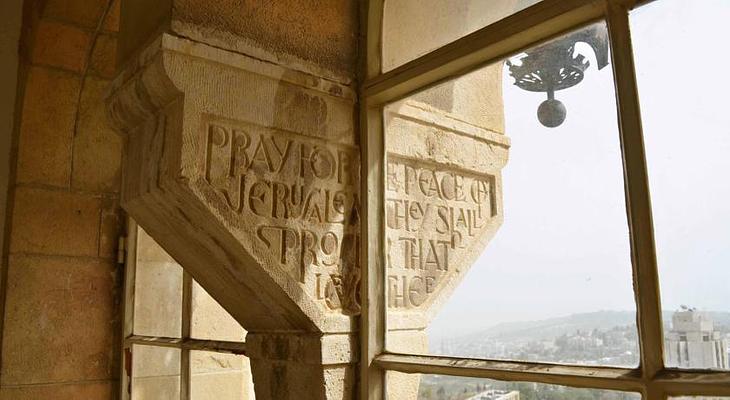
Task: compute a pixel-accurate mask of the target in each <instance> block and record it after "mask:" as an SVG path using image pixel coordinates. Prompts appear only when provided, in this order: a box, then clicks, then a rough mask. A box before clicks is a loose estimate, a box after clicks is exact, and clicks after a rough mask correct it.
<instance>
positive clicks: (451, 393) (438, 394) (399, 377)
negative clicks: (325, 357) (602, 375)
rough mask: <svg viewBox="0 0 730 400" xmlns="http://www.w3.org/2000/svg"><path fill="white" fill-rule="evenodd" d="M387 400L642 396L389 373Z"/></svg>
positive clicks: (625, 399) (617, 399)
mask: <svg viewBox="0 0 730 400" xmlns="http://www.w3.org/2000/svg"><path fill="white" fill-rule="evenodd" d="M386 377H387V378H386V379H387V385H388V399H389V400H396V399H397V400H416V399H418V400H537V399H556V400H557V399H561V400H573V399H576V400H577V399H581V400H640V399H641V395H640V394H638V393H631V392H617V391H611V390H599V389H578V388H572V387H567V386H558V385H546V384H542V383H531V382H503V381H495V380H491V379H479V378H465V377H458V376H448V375H419V374H403V373H400V372H394V371H388V372H387V375H386Z"/></svg>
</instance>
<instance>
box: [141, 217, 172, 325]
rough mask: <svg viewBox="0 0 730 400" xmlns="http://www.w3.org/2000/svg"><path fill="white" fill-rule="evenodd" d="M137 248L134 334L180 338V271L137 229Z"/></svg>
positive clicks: (149, 238)
mask: <svg viewBox="0 0 730 400" xmlns="http://www.w3.org/2000/svg"><path fill="white" fill-rule="evenodd" d="M137 248H138V249H139V251H138V252H137V260H136V269H135V284H134V285H135V291H134V297H135V302H134V333H135V334H137V335H145V336H163V337H180V334H181V329H182V291H183V270H182V268H181V267H180V266H179V265H178V264H177V263H176V262H175V261H174V260H172V259H171V258H170V257H169V256H168V255H167V253H165V251H164V250H163V249H162V248H161V247H159V245H157V244H156V243H155V242H154V240H152V238H151V237H149V235H147V233H146V232H144V231H143V230H141V229H140V230H138V233H137Z"/></svg>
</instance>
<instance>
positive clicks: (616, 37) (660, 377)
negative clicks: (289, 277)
mask: <svg viewBox="0 0 730 400" xmlns="http://www.w3.org/2000/svg"><path fill="white" fill-rule="evenodd" d="M655 1H662V0H655ZM383 2H384V0H369V1H367V2H365V3H364V5H363V13H362V14H363V16H362V23H361V26H363V27H365V40H364V43H363V47H362V54H365V57H364V60H363V63H362V66H361V76H362V77H363V80H362V83H361V87H360V135H361V141H360V143H361V152H362V153H361V157H362V158H361V160H362V171H363V172H362V177H363V178H362V180H361V181H362V186H361V190H362V193H363V196H362V199H363V204H362V208H363V224H362V237H363V240H362V241H361V243H362V244H363V247H362V256H363V266H364V268H363V275H362V277H363V279H362V283H361V284H362V287H361V290H362V294H363V296H362V298H363V305H362V306H363V308H362V310H363V311H362V318H361V359H362V363H361V377H360V379H361V383H362V385H361V396H360V398H362V399H367V400H384V399H386V398H387V387H386V384H385V372H386V371H398V372H403V373H421V374H444V375H454V376H464V377H475V378H488V379H498V380H506V381H529V382H538V383H546V384H558V385H566V386H572V387H582V388H595V389H610V390H620V391H632V392H638V393H641V395H642V396H643V398H644V399H651V400H654V399H657V400H658V399H666V398H667V397H668V396H677V395H686V396H692V395H695V396H730V372H727V371H711V370H680V369H673V368H667V367H666V366H665V365H664V360H663V343H664V339H663V333H662V317H661V302H660V298H659V278H658V274H657V263H656V250H655V247H654V231H653V224H652V214H651V202H650V197H649V186H648V177H647V170H646V156H645V152H644V139H643V134H642V126H641V114H640V110H639V101H638V94H637V87H636V75H635V71H634V55H633V50H632V45H631V35H630V28H629V11H630V10H631V9H633V8H635V7H638V6H640V5H641V4H643V3H647V2H648V1H638V0H543V1H541V2H539V3H537V4H535V5H533V6H531V7H529V8H527V9H525V10H522V11H520V12H518V13H516V14H514V15H512V16H509V17H507V18H505V19H503V20H501V21H498V22H496V23H494V24H492V25H489V26H487V27H485V28H482V29H480V30H478V31H476V32H474V33H472V34H469V35H467V36H465V37H463V38H461V39H458V40H456V41H454V42H452V43H450V44H448V45H446V46H443V47H441V48H439V49H437V50H434V51H432V52H430V53H428V54H426V55H424V56H422V57H419V58H417V59H415V60H413V61H410V62H408V63H406V64H404V65H402V66H400V67H397V68H395V69H393V70H391V71H388V72H385V73H383V72H382V59H381V54H382V53H381V46H382V34H381V32H382V20H383V18H382V17H383ZM698 6H699V5H698ZM601 20H603V21H606V23H607V25H608V31H609V35H610V39H611V44H610V45H611V57H612V62H611V65H612V68H613V73H614V79H615V87H616V98H617V107H618V122H619V131H620V138H621V153H622V157H623V166H624V171H623V172H624V182H625V183H624V186H625V196H626V206H627V214H628V223H629V231H630V237H631V258H632V265H633V283H634V285H633V287H634V295H635V299H636V305H637V327H638V332H639V349H640V352H641V356H640V363H639V366H638V367H636V368H613V367H600V366H595V367H594V366H576V365H559V364H550V363H537V362H518V361H501V360H482V359H468V358H456V357H439V356H419V355H413V354H394V353H389V352H387V351H386V350H385V340H386V330H387V328H386V317H385V313H386V304H387V303H386V299H385V292H384V288H385V287H386V285H385V282H384V280H385V256H384V248H385V247H384V246H383V243H384V238H385V224H384V215H385V214H384V208H383V204H384V187H385V185H384V179H385V175H384V160H385V150H384V149H385V147H384V124H383V107H384V106H385V105H386V104H388V103H390V102H393V101H396V100H399V99H402V98H404V97H407V96H409V95H411V94H413V93H416V92H418V91H421V90H423V89H426V88H429V87H433V86H434V85H437V84H439V83H441V82H445V81H447V80H449V79H453V78H455V77H458V76H461V75H463V74H465V73H468V72H470V71H474V70H476V69H478V68H480V67H482V66H485V65H487V64H490V63H494V62H497V61H500V60H502V59H504V58H505V57H507V56H509V55H511V54H515V53H518V52H519V51H522V50H524V49H526V48H529V47H531V46H534V45H535V44H538V43H540V42H543V41H545V40H548V39H551V38H554V37H557V36H559V35H561V34H564V33H566V32H568V31H572V30H575V29H578V28H580V27H583V26H586V25H588V24H591V23H594V22H596V21H601Z"/></svg>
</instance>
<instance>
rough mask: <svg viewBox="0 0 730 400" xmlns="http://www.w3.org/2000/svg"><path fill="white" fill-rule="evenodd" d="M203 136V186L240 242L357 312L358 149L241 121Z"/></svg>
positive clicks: (326, 299)
mask: <svg viewBox="0 0 730 400" xmlns="http://www.w3.org/2000/svg"><path fill="white" fill-rule="evenodd" d="M205 136H206V137H205V143H206V152H205V153H206V154H205V176H204V180H205V183H206V184H207V185H208V186H209V187H211V188H213V190H214V192H215V196H216V197H217V198H218V203H219V204H220V206H219V208H222V209H223V210H222V211H223V212H224V213H225V215H226V216H231V225H233V226H238V228H239V229H241V230H243V231H245V232H247V233H248V234H249V235H250V236H251V237H250V238H247V241H246V242H245V243H246V244H247V245H250V246H254V247H257V248H258V249H263V250H264V253H266V254H269V255H271V256H272V259H273V260H275V261H274V262H277V263H278V264H279V265H280V267H282V268H283V269H284V270H286V271H287V272H288V273H289V274H290V276H292V278H294V279H296V280H297V281H299V282H300V284H302V285H303V286H304V287H305V290H306V291H307V292H308V293H309V294H310V295H311V296H312V297H313V298H316V299H318V300H321V301H322V302H323V303H324V304H325V305H326V307H327V308H328V309H331V310H342V312H343V313H345V314H348V315H352V314H357V313H359V309H360V306H359V298H358V293H359V291H358V289H359V279H360V270H359V257H358V255H359V243H358V242H359V230H358V225H359V214H358V207H359V202H360V200H359V197H358V179H359V165H360V161H359V156H358V151H357V149H356V148H354V147H349V146H344V145H337V144H333V143H331V142H327V141H325V140H322V139H318V138H313V137H307V136H303V135H298V134H293V133H289V132H283V131H279V130H275V129H269V128H265V127H261V126H257V125H253V124H246V123H240V122H223V121H210V122H208V123H207V124H205Z"/></svg>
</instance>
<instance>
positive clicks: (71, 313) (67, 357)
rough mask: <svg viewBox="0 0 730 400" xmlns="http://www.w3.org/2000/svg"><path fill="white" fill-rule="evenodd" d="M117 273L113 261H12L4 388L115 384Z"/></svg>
mask: <svg viewBox="0 0 730 400" xmlns="http://www.w3.org/2000/svg"><path fill="white" fill-rule="evenodd" d="M114 269H115V265H114V263H113V262H109V261H107V262H104V261H96V260H83V259H77V258H66V257H57V256H54V257H46V256H20V255H16V256H12V257H11V258H10V265H9V271H8V298H7V304H6V307H7V311H6V319H5V332H4V335H3V342H4V343H3V375H2V382H1V383H2V385H19V384H31V383H51V382H64V381H84V380H104V379H112V378H113V377H112V371H113V370H114V368H113V365H112V360H113V358H112V357H110V354H109V353H110V351H111V349H112V343H113V337H114V332H113V329H115V327H116V324H115V319H116V318H117V315H116V308H115V305H114V302H113V299H112V297H111V296H110V294H111V293H113V292H114V290H115V289H114V288H115V286H116V284H117V283H116V282H115V274H114ZM51 355H52V356H51Z"/></svg>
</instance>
